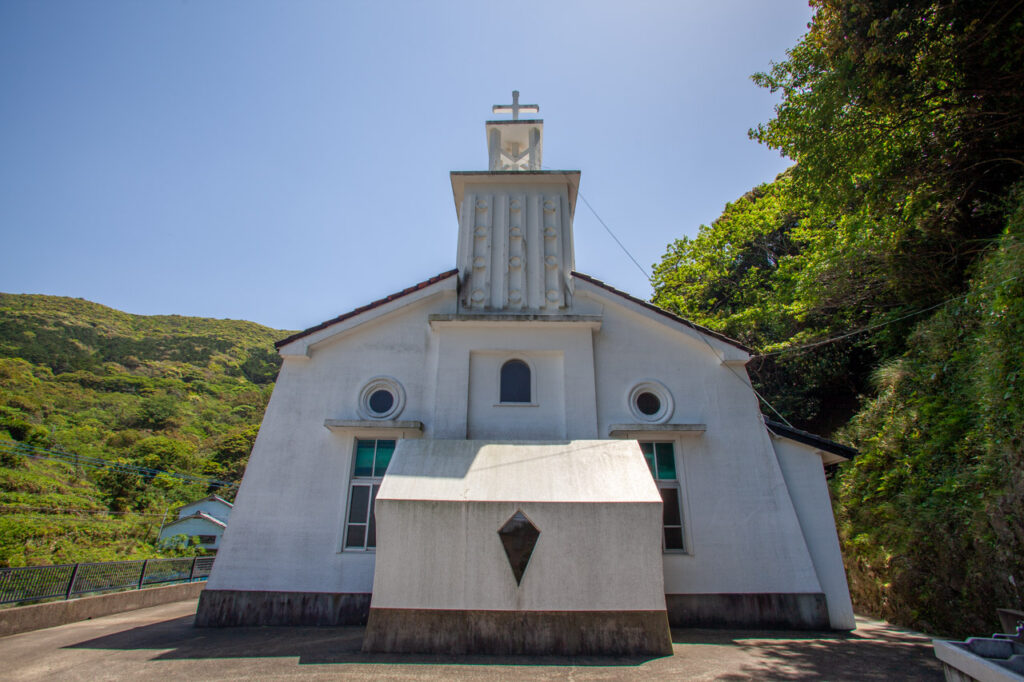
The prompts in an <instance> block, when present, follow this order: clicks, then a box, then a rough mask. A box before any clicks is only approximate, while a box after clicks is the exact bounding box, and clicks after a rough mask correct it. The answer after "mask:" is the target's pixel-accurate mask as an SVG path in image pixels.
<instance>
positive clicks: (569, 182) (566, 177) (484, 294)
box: [451, 91, 580, 314]
mask: <svg viewBox="0 0 1024 682" xmlns="http://www.w3.org/2000/svg"><path fill="white" fill-rule="evenodd" d="M493 111H494V113H511V114H512V120H511V121H487V122H486V126H485V127H486V132H487V152H488V159H489V162H488V170H487V171H454V172H452V174H451V175H452V190H453V192H454V194H455V205H456V210H457V211H458V212H459V252H458V259H457V260H458V267H459V271H460V276H461V282H462V296H461V301H460V304H461V306H462V308H463V309H464V310H465V311H467V312H481V313H483V312H499V311H500V312H508V313H522V314H540V313H547V314H555V313H564V312H566V310H567V309H568V308H570V307H571V306H572V281H571V278H570V276H569V275H570V273H571V272H572V270H573V267H574V263H575V258H574V252H573V242H572V218H573V212H574V211H575V208H576V194H577V189H578V187H579V179H580V173H579V171H544V170H541V159H542V152H543V141H544V121H542V120H540V119H528V120H520V119H519V113H520V112H529V113H536V112H539V111H540V107H539V106H538V105H536V104H519V92H518V91H513V93H512V104H510V105H495V106H494V107H493Z"/></svg>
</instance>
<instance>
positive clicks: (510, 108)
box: [491, 90, 540, 121]
mask: <svg viewBox="0 0 1024 682" xmlns="http://www.w3.org/2000/svg"><path fill="white" fill-rule="evenodd" d="M520 111H522V112H523V113H526V114H536V113H537V112H539V111H540V105H539V104H520V103H519V91H518V90H513V91H512V104H495V105H494V106H493V107H491V113H495V114H512V120H513V121H518V120H519V112H520Z"/></svg>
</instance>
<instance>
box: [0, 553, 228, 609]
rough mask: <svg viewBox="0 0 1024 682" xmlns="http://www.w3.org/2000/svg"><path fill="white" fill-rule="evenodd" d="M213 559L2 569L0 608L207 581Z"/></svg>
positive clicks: (0, 569) (154, 560)
mask: <svg viewBox="0 0 1024 682" xmlns="http://www.w3.org/2000/svg"><path fill="white" fill-rule="evenodd" d="M212 568H213V557H195V558H181V559H146V560H142V561H104V562H98V563H89V564H63V565H60V566H26V567H23V568H0V604H11V603H15V602H31V601H39V600H41V599H52V598H54V597H64V598H65V599H70V598H71V597H75V596H78V595H83V594H89V593H90V592H108V591H111V590H130V589H136V588H142V587H150V586H153V585H161V584H165V583H175V582H190V581H193V580H206V578H207V577H209V575H210V571H211V570H212Z"/></svg>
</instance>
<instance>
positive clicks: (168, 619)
mask: <svg viewBox="0 0 1024 682" xmlns="http://www.w3.org/2000/svg"><path fill="white" fill-rule="evenodd" d="M195 609H196V601H195V600H192V601H186V602H177V603H173V604H165V605H162V606H155V607H151V608H146V609H139V610H138V611H130V612H127V613H120V614H116V615H112V616H105V617H102V618H96V619H94V620H88V621H83V622H80V623H72V624H69V625H62V626H59V627H54V628H49V629H46V630H38V631H35V632H27V633H24V634H19V635H12V636H9V637H4V638H0V679H3V680H44V679H45V680H54V679H59V680H124V679H160V678H163V679H188V680H239V679H284V678H288V679H310V680H315V679H327V678H336V677H338V676H343V677H345V678H347V679H367V680H368V679H374V680H378V679H390V680H407V679H426V680H430V679H435V680H441V679H450V678H456V677H457V678H463V679H502V680H507V679H531V680H538V679H539V680H548V679H566V678H572V679H574V680H575V679H588V680H589V679H602V680H613V679H628V678H633V679H644V680H648V679H670V678H671V679H675V680H680V679H685V680H868V681H870V680H885V681H886V682H891V681H892V680H936V681H938V680H942V672H941V668H940V666H939V664H938V661H937V660H936V659H935V657H934V656H933V654H932V647H931V642H930V641H929V640H928V639H927V638H926V637H924V636H923V635H919V634H916V633H912V632H908V631H905V630H901V629H899V628H895V627H893V626H890V625H887V624H885V623H881V622H879V621H874V620H870V619H866V618H858V619H857V620H858V629H857V630H856V631H855V632H853V633H850V634H846V635H837V634H834V633H806V632H753V631H737V630H674V631H673V632H672V640H673V650H674V655H673V656H669V657H664V658H652V659H602V658H572V659H570V658H563V657H550V658H548V657H530V658H511V657H501V658H498V657H487V656H472V657H444V656H411V655H409V656H400V655H366V654H362V653H360V646H361V644H362V638H363V628H361V627H323V628H316V627H297V628H289V627H251V628H225V629H196V628H193V627H192V616H193V615H194V614H195Z"/></svg>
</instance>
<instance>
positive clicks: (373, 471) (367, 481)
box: [343, 440, 395, 550]
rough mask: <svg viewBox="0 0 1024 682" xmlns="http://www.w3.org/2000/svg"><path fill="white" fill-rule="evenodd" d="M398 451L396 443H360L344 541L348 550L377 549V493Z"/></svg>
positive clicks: (350, 488)
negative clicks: (393, 456) (374, 509)
mask: <svg viewBox="0 0 1024 682" xmlns="http://www.w3.org/2000/svg"><path fill="white" fill-rule="evenodd" d="M394 452H395V441H393V440H357V441H356V447H355V457H354V458H353V459H354V460H355V461H354V463H353V469H352V484H351V485H350V486H349V494H348V515H347V516H346V519H347V523H346V524H345V538H344V542H343V545H344V548H345V549H346V550H372V549H375V548H376V547H377V523H376V518H375V516H374V513H373V504H374V502H376V501H377V492H378V491H379V490H380V484H381V481H382V480H383V479H384V473H385V472H386V471H387V469H388V464H390V463H391V456H392V455H393V454H394Z"/></svg>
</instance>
